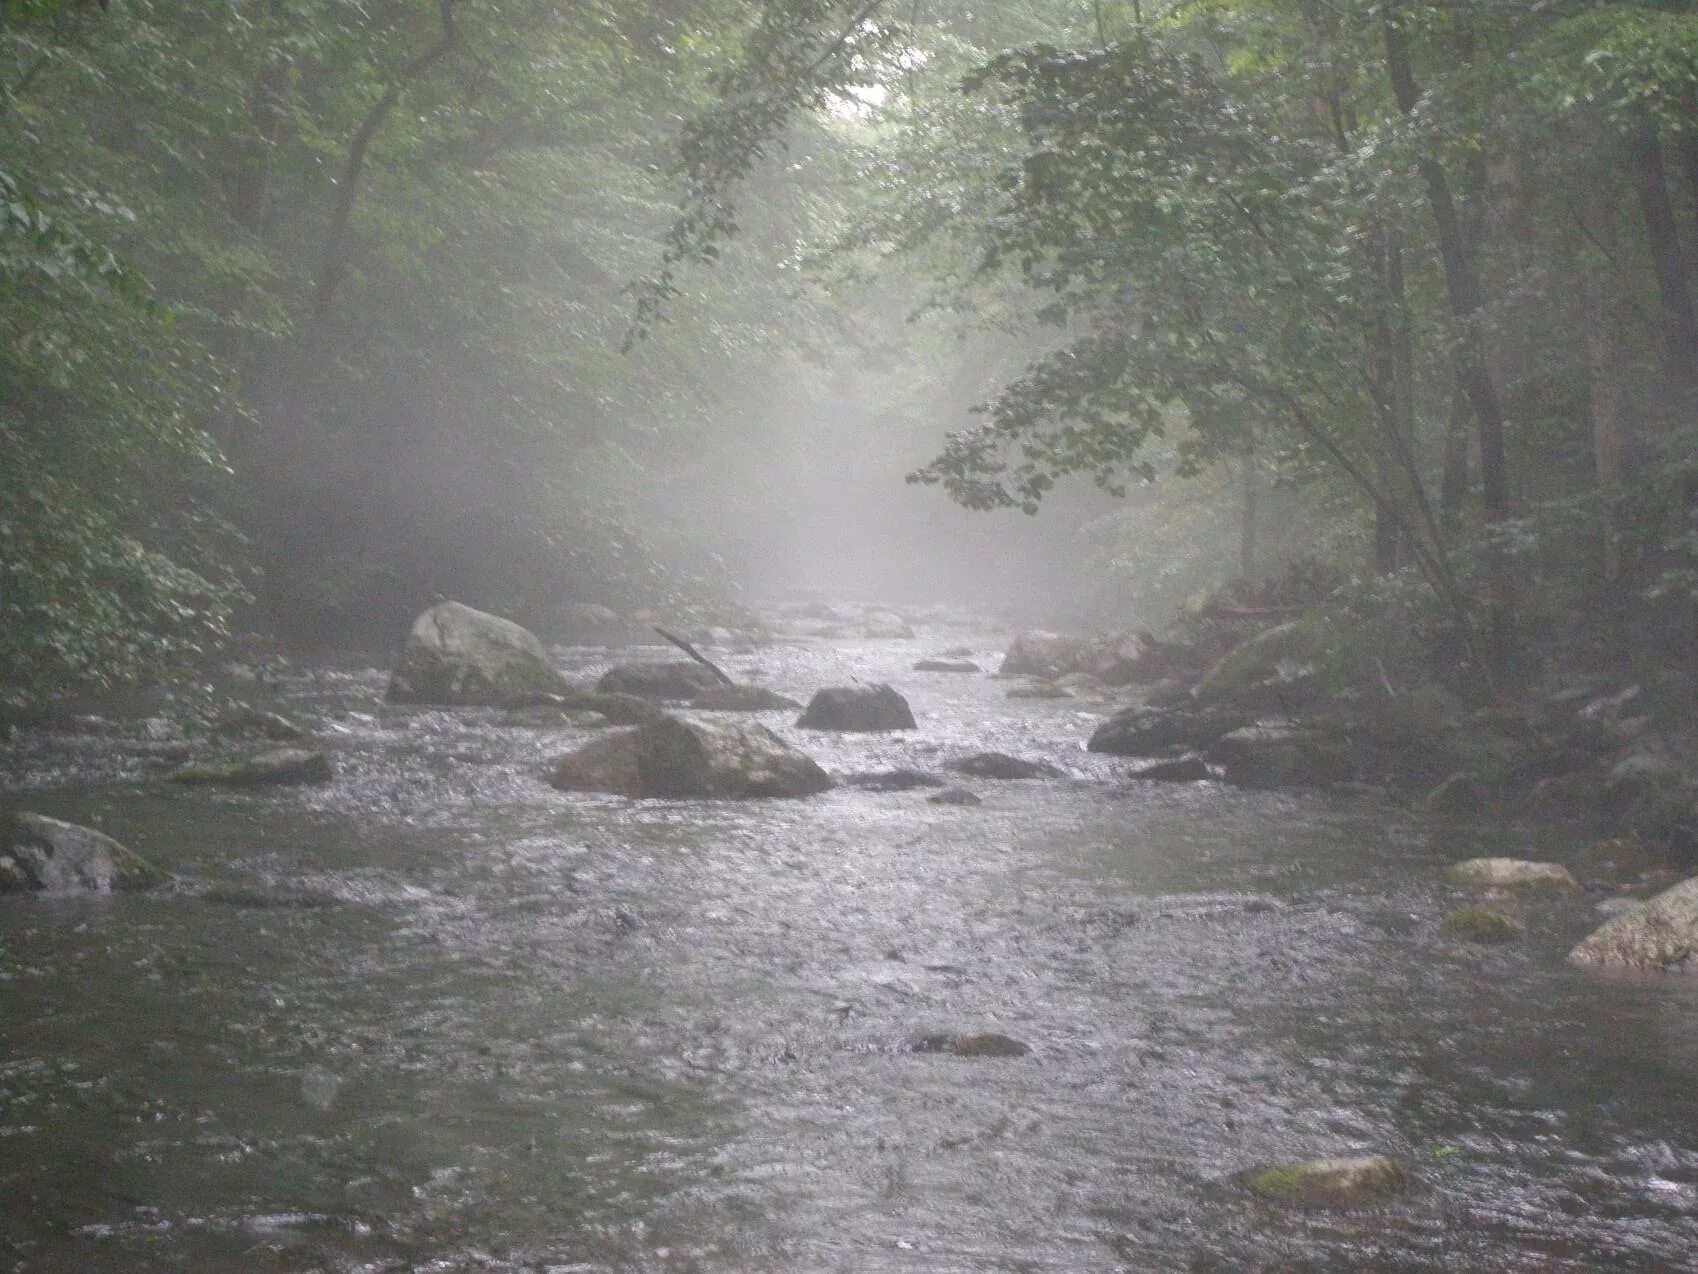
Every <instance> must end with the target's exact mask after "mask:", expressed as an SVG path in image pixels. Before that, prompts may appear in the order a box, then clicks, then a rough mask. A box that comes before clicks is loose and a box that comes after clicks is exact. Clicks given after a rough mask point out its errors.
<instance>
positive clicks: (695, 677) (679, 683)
mask: <svg viewBox="0 0 1698 1274" xmlns="http://www.w3.org/2000/svg"><path fill="white" fill-rule="evenodd" d="M723 684H724V682H722V681H720V679H719V678H718V677H716V676H714V675H713V670H712V669H711V668H709V667H707V665H705V664H698V663H695V662H693V661H691V660H687V659H679V660H674V661H672V662H669V663H644V664H620V665H619V666H618V667H616V668H609V669H608V670H607V671H606V672H605V673H603V674H602V677H601V680H600V681H598V682H596V683H595V688H596V690H597V692H598V693H601V694H623V695H637V696H638V697H640V698H643V699H694V698H695V697H696V696H697V695H699V694H701V693H702V691H704V690H712V689H714V688H715V687H717V686H721V685H723Z"/></svg>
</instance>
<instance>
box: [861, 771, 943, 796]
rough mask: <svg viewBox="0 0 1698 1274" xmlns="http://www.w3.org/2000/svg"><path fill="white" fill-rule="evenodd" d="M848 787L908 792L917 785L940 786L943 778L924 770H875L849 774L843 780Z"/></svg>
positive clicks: (870, 790)
mask: <svg viewBox="0 0 1698 1274" xmlns="http://www.w3.org/2000/svg"><path fill="white" fill-rule="evenodd" d="M843 781H844V782H845V783H847V784H848V785H849V786H850V787H858V788H862V789H864V790H866V791H868V792H908V791H912V790H913V789H914V788H917V787H942V786H943V785H944V780H943V779H941V778H939V777H938V776H937V775H935V774H927V773H926V772H925V771H924V770H875V771H873V772H871V773H868V774H851V775H849V777H847V778H846V779H844V780H843Z"/></svg>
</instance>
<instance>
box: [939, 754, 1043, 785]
mask: <svg viewBox="0 0 1698 1274" xmlns="http://www.w3.org/2000/svg"><path fill="white" fill-rule="evenodd" d="M948 768H950V769H952V770H954V771H955V772H956V773H958V774H970V775H972V776H973V777H974V778H976V779H1057V778H1061V777H1063V774H1062V771H1061V770H1060V769H1059V768H1057V767H1056V766H1053V765H1051V764H1050V763H1049V762H1048V761H1027V760H1025V759H1024V758H1022V757H1017V756H1009V755H1007V754H1006V753H1004V752H980V753H977V754H976V755H974V756H969V757H965V758H963V759H962V760H959V761H951V762H949V767H948Z"/></svg>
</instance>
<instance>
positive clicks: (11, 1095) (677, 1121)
mask: <svg viewBox="0 0 1698 1274" xmlns="http://www.w3.org/2000/svg"><path fill="white" fill-rule="evenodd" d="M930 637H931V640H921V641H917V642H866V643H834V644H829V645H826V644H816V645H812V646H777V647H770V648H765V649H762V650H760V651H758V652H754V653H751V654H746V655H742V656H736V657H731V658H729V660H728V662H729V664H730V665H731V667H732V668H733V669H734V670H736V671H738V672H739V673H741V674H743V675H745V676H748V677H750V678H752V679H756V680H759V681H761V682H763V683H764V684H768V685H770V686H772V687H774V688H776V689H779V690H783V691H786V692H788V693H790V694H792V695H793V696H795V697H798V698H805V697H806V695H807V694H808V693H809V692H811V690H812V689H814V688H815V687H817V686H819V685H824V684H835V683H843V682H846V681H848V680H849V679H850V678H851V677H860V678H862V679H870V680H885V679H888V680H892V681H894V682H895V683H896V684H897V685H898V686H899V688H901V689H902V690H904V691H905V692H906V693H907V694H908V696H909V697H910V699H911V701H912V702H913V704H914V708H915V712H916V715H917V717H918V718H919V722H920V728H919V729H918V730H917V731H915V732H912V733H908V734H901V735H881V736H836V735H825V734H813V733H806V732H798V731H795V730H793V729H792V728H791V727H790V724H789V721H790V718H789V716H787V715H786V714H763V716H762V718H761V719H762V720H764V721H766V722H767V723H768V724H771V725H773V726H774V727H775V728H776V729H778V730H779V732H780V733H781V734H784V735H785V736H786V737H788V738H791V739H792V740H793V741H795V742H797V743H798V744H800V745H801V746H802V747H804V748H805V749H806V750H807V751H808V752H810V753H811V754H812V755H814V756H815V757H816V758H817V759H818V760H820V762H821V763H822V764H823V765H825V766H826V768H827V769H828V770H831V771H832V772H834V773H837V774H845V773H850V772H854V771H860V770H869V769H878V768H887V767H894V766H898V765H902V766H913V767H918V768H936V767H938V766H940V765H941V764H942V763H943V762H945V761H947V760H949V759H951V758H953V757H958V756H961V755H964V754H966V753H970V752H975V751H980V750H986V749H997V750H1001V751H1006V752H1012V753H1016V754H1019V755H1024V756H1030V757H1046V758H1049V759H1051V760H1053V761H1056V762H1058V763H1059V764H1061V765H1062V766H1063V767H1064V768H1065V769H1066V770H1067V771H1068V777H1066V778H1064V779H1049V780H1040V781H1029V782H990V781H978V780H968V781H967V784H966V785H967V786H969V787H972V788H974V789H975V790H976V791H977V792H978V793H979V794H980V795H981V796H982V797H983V799H984V804H983V805H982V806H979V807H974V808H950V807H941V806H936V805H931V804H928V803H927V802H926V799H925V797H926V795H927V793H926V792H924V791H914V792H895V793H875V792H867V791H861V790H856V789H851V788H839V789H837V790H835V791H833V792H830V793H828V794H826V795H824V796H820V797H816V798H812V799H808V800H803V801H765V802H743V803H704V802H659V801H655V802H632V801H626V800H623V799H617V798H611V797H599V796H585V795H569V794H565V793H559V792H555V791H553V790H552V789H550V788H549V787H548V786H546V785H545V784H544V783H543V782H542V781H541V780H540V777H539V775H540V773H541V770H542V767H543V765H544V763H545V761H546V760H547V758H549V757H551V756H554V755H557V754H559V753H560V752H562V751H564V750H566V749H567V748H568V747H569V746H571V745H572V744H574V743H575V742H578V741H581V740H582V739H584V738H588V737H590V736H591V732H589V731H586V730H570V729H565V730H562V729H554V730H535V729H522V728H514V727H512V726H509V725H505V724H502V718H501V714H499V713H496V712H458V713H450V712H438V711H429V710H420V709H403V708H391V707H387V706H385V705H384V704H383V703H382V688H383V677H382V675H381V674H380V673H378V672H375V671H363V672H343V673H334V672H316V673H313V674H310V675H302V676H300V677H299V678H296V679H293V680H289V681H286V682H284V683H282V684H281V685H279V686H276V687H275V688H274V690H273V692H272V693H271V694H270V696H269V699H270V700H271V701H274V702H275V703H276V705H277V706H280V707H282V708H283V709H284V710H286V711H289V712H291V713H294V714H296V715H297V716H299V717H300V718H302V719H303V720H305V721H307V722H309V723H310V724H311V725H312V726H313V727H314V728H315V729H316V730H317V731H318V732H319V733H320V735H321V736H322V737H324V738H325V739H327V740H328V741H329V742H330V744H331V745H332V746H333V748H334V750H335V754H336V755H335V760H336V764H337V767H338V778H337V781H336V782H335V783H334V784H332V785H330V786H327V787H321V788H311V789H291V790H274V791H266V792H243V793H234V792H231V793H215V792H208V791H205V790H199V789H176V788H172V787H170V786H168V785H166V784H164V783H162V782H161V781H160V776H161V775H163V774H164V773H166V772H167V771H168V769H169V768H170V765H171V763H172V758H174V757H176V756H177V755H178V752H179V751H180V749H177V748H174V747H173V745H170V744H169V743H159V742H150V741H148V740H147V739H146V738H145V737H137V735H136V732H135V731H130V732H129V734H128V736H127V738H128V740H129V741H128V742H124V741H121V740H115V739H113V738H112V737H109V734H103V733H101V732H100V731H99V730H96V732H95V733H94V734H93V735H88V736H84V735H68V734H61V735H49V734H45V733H41V732H31V733H26V734H24V735H22V736H20V737H19V738H18V739H16V740H15V741H14V742H13V744H12V745H11V747H10V750H9V751H8V752H7V754H6V755H5V756H4V758H0V765H3V767H4V768H3V771H0V772H3V773H4V775H5V779H6V782H7V783H8V785H9V786H11V787H13V788H14V789H17V791H18V793H19V796H20V802H21V803H22V804H24V805H25V806H27V807H29V808H34V809H37V810H39V811H41V812H44V813H49V814H56V815H60V816H63V817H69V818H73V819H76V820H78V821H82V822H87V823H91V824H94V825H97V826H99V827H101V828H103V829H104V830H106V831H108V832H110V833H112V834H114V835H116V836H118V837H119V838H120V839H121V840H123V841H125V842H126V843H127V844H129V845H130V846H131V847H132V848H134V849H137V850H139V851H141V852H142V853H144V854H146V855H148V856H149V857H151V858H152V859H154V860H155V861H156V862H157V863H159V864H160V865H162V866H165V867H167V868H169V869H170V870H172V871H173V872H175V873H176V874H177V875H178V877H179V878H180V880H181V882H182V883H181V884H180V886H179V887H178V888H176V889H175V890H173V891H171V892H167V893H162V894H157V895H143V896H119V897H111V898H104V897H93V898H54V899H47V898H30V899H17V898H14V899H5V900H0V1270H17V1271H38V1270H39V1271H59V1270H65V1271H89V1272H91V1274H101V1272H104V1271H120V1270H122V1271H130V1270H187V1271H241V1272H244V1274H245V1272H247V1271H257V1272H260V1274H268V1272H273V1271H279V1272H280V1271H462V1270H466V1271H474V1270H475V1271H484V1270H490V1271H521V1270H523V1271H557V1272H561V1274H564V1272H566V1271H572V1272H580V1271H585V1272H587V1271H715V1272H719V1271H834V1272H844V1274H861V1272H878V1271H904V1272H908V1271H962V1272H966V1271H972V1272H974V1274H981V1272H983V1271H1111V1270H1126V1271H1145V1270H1152V1271H1160V1270H1201V1271H1217V1270H1218V1271H1239V1270H1282V1271H1295V1270H1390V1271H1405V1270H1408V1271H1413V1270H1446V1271H1454V1270H1480V1271H1497V1270H1506V1271H1551V1270H1576V1271H1579V1270H1586V1271H1591V1270H1600V1269H1619V1270H1680V1269H1698V1219H1695V1207H1698V1082H1695V1081H1698V979H1682V978H1677V977H1635V978H1622V977H1614V978H1611V977H1605V976H1600V975H1598V974H1596V973H1588V972H1583V971H1579V970H1576V969H1573V968H1570V967H1568V966H1565V965H1564V964H1563V962H1562V959H1561V957H1562V954H1563V952H1564V951H1565V949H1566V948H1567V946H1568V945H1569V944H1570V943H1571V942H1573V941H1574V940H1576V939H1577V938H1579V937H1580V936H1582V935H1583V934H1584V933H1585V932H1587V931H1588V930H1589V929H1590V928H1591V927H1592V926H1593V925H1594V924H1595V923H1597V921H1598V919H1599V917H1598V916H1597V914H1596V913H1595V912H1594V910H1593V906H1592V902H1593V900H1592V899H1588V898H1584V897H1582V898H1577V899H1567V900H1555V901H1549V902H1543V903H1534V902H1529V903H1518V904H1514V905H1515V906H1516V907H1517V908H1519V912H1520V915H1521V916H1522V918H1523V920H1524V921H1525V922H1526V924H1527V928H1528V936H1527V938H1526V939H1525V940H1524V941H1522V942H1520V943H1518V944H1514V945H1511V946H1506V947H1496V948H1475V947H1466V946H1461V945H1457V944H1454V943H1451V942H1449V941H1447V940H1445V939H1444V938H1443V937H1442V936H1441V935H1440V933H1439V930H1438V921H1439V918H1440V917H1441V916H1442V915H1443V914H1444V912H1445V911H1446V910H1447V909H1448V908H1449V907H1451V906H1454V905H1456V902H1457V901H1458V899H1457V896H1455V895H1454V894H1452V893H1451V892H1450V891H1449V890H1447V889H1446V888H1445V887H1444V886H1443V885H1442V884H1440V883H1439V868H1440V866H1441V865H1442V864H1443V863H1444V862H1446V861H1449V860H1451V859H1453V858H1457V857H1463V856H1468V855H1470V854H1474V853H1481V852H1511V853H1521V854H1526V853H1527V852H1528V851H1529V850H1532V851H1534V852H1535V853H1538V852H1542V851H1548V850H1549V849H1550V848H1551V846H1550V845H1545V844H1537V845H1532V844H1529V843H1528V836H1529V833H1526V832H1524V831H1520V830H1517V829H1513V828H1501V827H1490V826H1470V825H1467V824H1452V825H1448V826H1445V827H1443V828H1442V829H1440V828H1435V827H1433V826H1430V825H1426V824H1423V823H1420V822H1418V821H1416V820H1413V819H1412V818H1410V817H1409V816H1408V815H1406V814H1403V813H1400V812H1398V811H1397V810H1395V809H1394V808H1391V807H1388V806H1387V805H1385V804H1383V803H1380V802H1377V801H1376V800H1374V799H1373V798H1372V797H1371V796H1366V795H1357V796H1352V797H1336V796H1334V797H1320V796H1293V795H1280V794H1269V793H1255V792H1245V791H1239V790H1234V789H1231V788H1228V787H1225V786H1222V785H1218V784H1212V783H1210V784H1199V785H1194V786H1185V787H1173V786H1167V785H1159V784H1147V785H1140V784H1137V783H1132V782H1128V781H1126V780H1125V779H1124V777H1123V774H1124V771H1125V770H1126V769H1127V768H1129V766H1128V764H1127V763H1125V762H1118V761H1115V760H1113V759H1111V758H1103V757H1097V756H1092V755H1090V754H1087V753H1085V752H1084V751H1083V750H1082V740H1083V739H1084V738H1085V737H1086V736H1087V735H1088V734H1089V731H1090V728H1091V726H1092V723H1093V721H1094V720H1095V719H1096V717H1098V716H1100V715H1101V714H1102V712H1104V711H1106V706H1105V705H1102V704H1095V703H1091V702H1088V701H1059V702H1030V701H1010V700H1008V699H1007V698H1006V697H1005V693H1006V690H1007V685H1006V683H1002V682H998V681H994V680H991V679H989V678H983V677H971V676H960V675H950V674H923V673H913V672H909V671H907V669H908V668H909V666H910V664H911V663H912V662H913V661H914V660H915V659H916V658H918V657H919V656H920V655H922V654H928V653H935V652H936V650H937V649H938V648H939V646H941V645H953V644H954V643H955V642H956V641H958V640H960V638H959V635H957V634H936V633H934V634H930ZM980 644H981V645H985V646H988V645H989V639H981V643H980ZM642 653H643V654H646V655H647V656H648V657H663V656H662V652H660V651H658V650H649V651H645V652H642ZM562 658H563V660H564V661H566V662H568V663H570V664H571V665H572V666H573V667H574V668H578V669H581V670H582V671H584V672H586V673H593V672H595V671H598V670H599V668H600V667H601V666H602V665H604V664H605V663H606V662H607V657H606V654H605V652H590V651H574V652H562ZM990 658H991V655H990V652H989V650H988V649H987V650H985V651H984V652H983V653H982V655H981V662H987V661H988V660H989V659H990ZM597 660H599V661H600V662H599V663H598V662H596V661H597ZM936 1031H996V1032H1001V1033H1003V1034H1006V1035H1010V1036H1014V1037H1016V1038H1018V1039H1020V1040H1022V1041H1024V1042H1026V1043H1027V1044H1029V1045H1030V1047H1031V1052H1030V1054H1029V1055H1027V1056H1025V1057H1010V1058H965V1057H956V1056H951V1055H947V1054H942V1055H940V1054H935V1053H928V1052H916V1051H914V1050H913V1049H912V1048H911V1047H910V1043H911V1041H912V1040H913V1039H914V1037H916V1036H918V1035H922V1034H924V1033H927V1032H936ZM1354 1151H1386V1152H1393V1153H1397V1154H1401V1155H1404V1156H1407V1157H1408V1158H1409V1159H1410V1160H1411V1161H1412V1162H1413V1163H1414V1164H1415V1165H1416V1167H1417V1171H1418V1174H1419V1178H1420V1181H1419V1185H1418V1187H1417V1188H1416V1189H1415V1190H1414V1191H1413V1192H1411V1193H1410V1194H1409V1195H1407V1196H1406V1197H1404V1198H1402V1199H1399V1200H1398V1201H1396V1202H1394V1203H1391V1204H1388V1205H1385V1206H1382V1207H1379V1208H1375V1209H1370V1210H1364V1211H1357V1212H1343V1213H1303V1212H1295V1211H1288V1210H1285V1209H1282V1208H1279V1207H1275V1206H1271V1205H1269V1204H1266V1203H1264V1202H1262V1201H1260V1200H1258V1199H1255V1198H1253V1197H1252V1196H1250V1195H1249V1194H1248V1193H1247V1192H1245V1191H1244V1190H1243V1189H1241V1188H1240V1187H1239V1186H1238V1185H1237V1184H1235V1179H1234V1178H1235V1174H1237V1173H1238V1172H1239V1171H1241V1170H1243V1169H1245V1168H1247V1167H1251V1166H1253V1165H1257V1164H1262V1163H1267V1162H1272V1161H1279V1160H1286V1159H1291V1158H1293V1157H1313V1156H1317V1155H1330V1154H1339V1153H1349V1152H1354Z"/></svg>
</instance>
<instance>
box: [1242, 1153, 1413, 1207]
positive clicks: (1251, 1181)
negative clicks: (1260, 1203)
mask: <svg viewBox="0 0 1698 1274" xmlns="http://www.w3.org/2000/svg"><path fill="white" fill-rule="evenodd" d="M1239 1179H1240V1181H1242V1182H1243V1184H1244V1186H1245V1187H1246V1188H1247V1189H1249V1190H1250V1191H1252V1192H1253V1193H1255V1194H1258V1195H1260V1196H1261V1197H1262V1198H1264V1199H1270V1200H1272V1201H1274V1202H1275V1203H1284V1204H1288V1205H1289V1206H1291V1207H1296V1208H1362V1207H1369V1206H1371V1205H1373V1204H1376V1203H1383V1202H1385V1201H1386V1200H1387V1199H1390V1198H1392V1197H1393V1196H1395V1195H1397V1194H1400V1193H1402V1192H1403V1191H1404V1190H1407V1189H1408V1188H1409V1187H1410V1185H1412V1184H1413V1183H1414V1174H1412V1173H1411V1172H1410V1171H1409V1169H1408V1167H1407V1166H1406V1165H1405V1164H1404V1163H1403V1161H1402V1160H1401V1159H1396V1158H1394V1157H1392V1156H1391V1155H1360V1156H1353V1157H1349V1158H1340V1159H1315V1160H1311V1161H1310V1162H1308V1163H1283V1164H1275V1165H1273V1166H1272V1167H1267V1168H1255V1169H1252V1170H1251V1171H1249V1172H1247V1173H1245V1174H1243V1176H1242V1177H1240V1178H1239Z"/></svg>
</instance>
